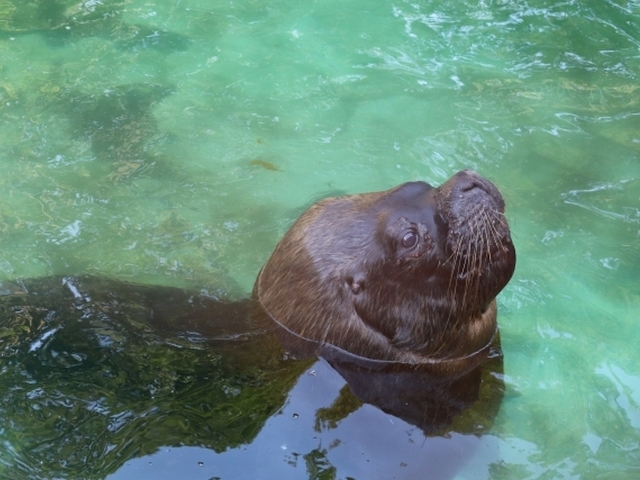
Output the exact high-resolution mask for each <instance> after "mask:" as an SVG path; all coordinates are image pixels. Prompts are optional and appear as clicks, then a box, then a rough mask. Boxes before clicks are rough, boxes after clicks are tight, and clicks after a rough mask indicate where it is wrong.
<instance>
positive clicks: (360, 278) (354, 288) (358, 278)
mask: <svg viewBox="0 0 640 480" xmlns="http://www.w3.org/2000/svg"><path fill="white" fill-rule="evenodd" d="M345 283H346V284H347V287H348V288H349V290H351V293H352V294H354V295H358V294H359V293H360V292H362V290H364V288H365V276H364V274H362V273H360V272H357V273H354V274H352V275H347V276H346V277H345Z"/></svg>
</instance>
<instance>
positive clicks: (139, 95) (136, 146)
mask: <svg viewBox="0 0 640 480" xmlns="http://www.w3.org/2000/svg"><path fill="white" fill-rule="evenodd" d="M173 91H174V90H173V88H172V87H168V86H165V85H158V84H152V83H141V84H130V85H118V86H116V87H113V88H110V89H106V90H104V91H103V92H100V93H95V94H89V95H83V94H77V93H76V92H74V91H69V92H65V94H64V95H62V98H63V100H64V104H63V105H61V107H62V108H64V112H65V114H66V115H68V116H69V118H70V121H71V125H72V129H73V135H74V136H75V137H76V139H78V141H80V142H88V143H90V145H91V149H92V151H93V153H94V154H95V156H96V158H98V159H100V160H104V161H109V162H111V163H113V166H114V170H113V171H112V172H111V173H110V174H109V178H110V179H112V180H113V181H116V182H117V181H120V180H124V179H126V178H129V177H131V176H134V175H137V174H139V173H141V172H143V171H145V170H146V169H147V168H149V167H150V166H152V164H153V163H154V162H155V160H156V158H155V157H154V155H153V154H151V153H149V150H150V147H151V146H152V145H153V144H154V143H156V142H158V141H160V140H161V138H162V133H160V132H159V131H158V127H157V123H156V120H155V118H154V116H153V113H152V109H153V107H154V106H155V105H156V104H157V103H158V102H159V101H161V100H162V99H163V98H165V97H166V96H167V95H170V94H171V93H173Z"/></svg>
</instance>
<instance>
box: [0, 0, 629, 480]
mask: <svg viewBox="0 0 640 480" xmlns="http://www.w3.org/2000/svg"><path fill="white" fill-rule="evenodd" d="M639 19H640V2H637V1H622V0H609V1H571V0H569V1H559V2H553V1H535V0H531V1H519V0H504V1H473V2H471V1H456V2H441V1H403V0H397V1H393V2H387V1H371V0H353V1H345V0H341V1H328V0H317V1H306V2H299V1H294V0H280V1H278V0H276V1H271V2H261V1H257V0H237V1H224V2H223V1H212V0H156V1H148V0H119V1H118V0H86V1H77V0H46V1H45V0H33V1H26V0H25V1H22V0H0V122H1V123H0V125H1V126H0V168H1V171H2V175H0V191H1V192H2V201H1V202H0V277H1V278H0V280H16V279H22V278H34V277H44V276H50V275H69V274H80V273H87V274H92V275H99V276H106V277H112V278H117V279H125V280H131V281H136V282H140V283H146V284H153V285H167V286H179V287H188V288H196V289H201V288H209V289H211V288H218V289H224V290H225V291H226V292H229V293H230V294H231V295H232V296H236V297H238V298H239V297H244V296H247V295H248V294H249V293H250V291H251V288H252V285H253V281H254V279H255V276H256V274H257V272H258V271H259V269H260V267H261V266H262V264H263V263H264V262H265V261H266V259H267V258H268V256H269V254H270V253H271V251H272V249H273V247H274V246H275V243H276V242H277V240H278V238H279V237H280V236H281V235H282V234H283V233H284V232H285V231H286V229H287V228H288V226H289V225H290V224H291V222H292V221H293V220H294V219H295V218H296V217H297V215H299V214H300V212H301V211H302V210H303V209H304V207H305V206H306V205H308V204H309V203H310V202H312V201H313V200H314V199H317V198H319V197H321V196H325V195H327V194H339V193H357V192H365V191H373V190H383V189H387V188H390V187H392V186H394V185H396V184H399V183H401V182H405V181H409V180H424V181H427V182H429V183H432V184H434V185H437V184H440V183H442V182H443V181H445V180H446V179H447V178H448V177H450V176H451V175H452V174H453V173H455V172H456V171H458V170H461V169H465V168H471V169H474V170H477V171H478V172H480V173H481V174H483V175H484V176H486V177H488V178H490V179H491V180H492V181H494V182H495V183H496V185H498V187H499V188H500V190H501V191H502V193H503V195H504V197H505V199H506V202H507V217H508V219H509V221H510V224H511V227H512V235H513V239H514V243H515V245H516V249H517V252H518V265H517V269H516V272H515V275H514V277H513V279H512V281H511V283H510V284H509V285H508V286H507V288H506V289H505V290H504V291H503V292H502V293H501V295H500V296H499V309H500V314H499V322H500V325H501V332H502V346H503V350H504V354H505V382H506V385H507V392H506V395H505V399H504V401H503V404H502V408H501V410H500V413H499V415H498V418H497V420H496V424H495V425H494V427H493V431H492V434H491V435H490V436H487V437H483V441H482V442H481V444H480V445H477V446H476V450H475V452H474V454H473V455H472V456H471V458H470V459H469V462H468V463H467V464H466V465H464V466H462V467H461V469H460V470H459V471H458V472H457V473H456V475H457V476H458V477H459V478H465V479H471V478H501V479H502V478H504V479H508V478H517V479H538V478H540V479H551V478H566V479H569V478H571V479H573V478H585V479H592V478H593V479H596V478H597V479H603V478H607V479H608V478H611V479H613V478H615V479H632V478H633V479H635V478H640V357H639V354H638V351H639V345H640V321H639V318H640V287H639V286H640V20H639ZM315 368H316V370H317V371H318V373H321V372H322V369H323V368H328V367H326V366H324V367H323V366H322V365H320V366H316V367H315ZM327 375H330V373H327ZM336 381H337V380H336ZM2 382H3V380H2V376H1V375H0V385H2V388H3V389H10V388H11V385H6V382H5V384H2ZM305 382H307V383H308V382H309V377H308V376H305V377H303V379H302V380H301V381H300V382H299V383H298V384H297V385H296V387H295V388H296V389H297V390H294V392H299V393H298V394H297V396H294V397H292V400H291V402H290V403H289V406H288V407H287V408H289V410H287V411H295V412H297V415H298V414H299V415H300V418H302V417H303V413H302V412H303V411H304V409H305V408H310V407H308V406H306V407H305V402H304V401H303V400H304V399H305V398H307V397H310V400H309V402H311V403H313V402H318V404H319V405H323V402H325V399H322V398H319V397H318V396H317V392H316V393H313V392H311V391H310V390H308V388H311V387H307V386H305V385H306V384H307V383H305ZM305 389H307V390H305ZM325 403H331V399H330V398H329V399H326V402H325ZM362 415H363V416H364V417H365V418H363V419H361V420H360V422H361V423H360V424H358V423H357V422H358V421H359V420H358V419H357V418H355V419H354V418H352V417H349V418H348V419H347V420H348V421H349V422H356V425H360V426H362V425H365V424H367V423H366V422H368V421H369V420H368V418H369V417H366V415H370V416H375V415H377V414H376V413H372V412H368V413H366V414H362ZM286 418H287V419H286V420H285V416H280V417H273V418H272V419H271V420H270V423H268V424H267V426H266V427H265V431H264V432H263V436H262V437H258V440H256V441H255V442H254V443H252V444H250V445H247V446H246V447H245V448H244V450H243V449H241V448H240V449H236V450H233V451H230V452H227V453H226V454H225V455H226V456H224V455H222V454H221V453H220V452H217V453H216V452H213V451H207V452H205V451H200V450H195V451H194V450H182V451H178V450H179V449H177V447H176V446H175V445H173V446H167V449H166V451H165V453H166V452H169V453H167V455H168V456H167V457H165V458H168V459H169V460H162V461H166V462H167V465H175V464H176V462H177V464H181V465H182V468H184V471H185V472H186V471H189V472H191V473H189V475H191V476H190V478H203V479H206V478H215V477H216V475H217V476H218V477H220V478H224V479H227V478H240V477H234V476H233V474H232V473H225V472H233V471H234V470H233V466H234V465H239V464H241V465H244V467H245V468H246V469H248V471H249V473H246V475H247V477H246V478H257V477H251V476H250V475H251V467H255V470H253V471H254V472H255V471H258V470H259V468H260V467H261V465H262V464H263V463H264V462H265V460H264V458H262V457H261V456H262V455H267V456H268V455H273V456H275V457H277V458H278V459H280V457H281V456H283V455H285V454H284V453H283V452H285V451H286V452H288V453H287V455H288V454H289V452H290V450H287V448H288V447H286V445H287V444H290V443H292V442H293V440H291V439H290V438H289V440H287V438H288V437H287V433H290V435H291V436H295V435H297V433H295V432H297V430H296V428H298V426H297V425H296V424H295V422H293V421H292V420H290V419H289V417H286ZM372 421H373V420H372ZM385 421H386V420H385ZM347 428H348V427H347V426H345V427H344V429H347ZM389 428H392V427H389ZM393 428H394V429H396V430H398V432H400V433H398V435H402V431H403V429H404V428H408V427H406V426H405V427H401V426H397V425H396V426H394V427H393ZM344 431H346V430H343V432H344ZM265 432H266V433H265ZM269 432H271V433H269ZM343 434H344V435H345V436H346V438H348V441H344V439H343V445H348V447H339V446H337V445H339V444H340V441H339V439H338V444H335V445H334V446H333V447H331V448H330V445H324V448H325V449H328V450H327V451H326V452H328V453H326V462H328V464H331V465H332V466H333V467H335V468H334V469H333V470H331V469H327V470H325V473H326V472H329V473H328V474H325V476H322V475H321V474H315V475H316V476H313V475H314V474H313V473H309V472H310V470H309V468H306V469H305V466H304V462H302V461H301V462H300V464H299V465H297V466H296V465H295V462H291V461H290V462H289V463H288V464H287V468H288V470H286V473H279V474H282V475H290V477H289V478H340V479H343V478H358V479H359V480H363V479H367V478H375V476H371V475H375V472H376V471H377V472H379V470H376V469H375V468H374V464H375V463H376V462H381V461H384V463H385V464H386V465H393V468H396V467H397V469H398V470H397V472H395V471H394V472H392V473H389V474H388V476H385V477H384V478H422V477H421V476H420V475H421V473H420V472H424V470H421V465H420V461H421V460H420V459H421V458H422V456H423V455H427V454H426V453H424V452H422V451H421V450H420V448H418V447H419V446H420V442H421V440H420V439H419V438H417V437H418V433H416V432H413V433H409V434H407V435H409V436H411V435H413V436H414V437H415V438H413V439H411V442H409V443H411V445H413V446H412V447H411V446H404V445H402V446H401V445H393V446H390V445H387V444H385V441H384V440H385V439H384V438H380V439H379V440H378V441H377V442H376V441H373V440H372V437H371V435H369V436H367V432H366V431H364V430H362V431H360V432H359V433H358V434H357V435H355V434H348V433H343ZM269 435H271V437H269ZM348 435H353V436H351V437H349V436H348ZM359 436H361V437H362V438H363V439H364V440H362V441H363V442H365V443H366V444H367V446H368V447H370V450H369V451H368V453H367V460H366V462H368V464H369V466H368V467H367V468H369V469H372V470H367V468H365V467H363V466H362V465H360V464H359V463H360V462H363V461H364V460H362V458H363V457H361V456H360V455H361V454H362V452H359V451H358V450H357V448H356V446H357V445H358V441H359V440H358V438H360V437H359ZM1 437H4V438H1ZM261 439H262V440H261ZM27 440H28V439H26V440H25V439H22V438H20V437H18V438H16V437H15V436H12V435H11V428H10V426H7V425H4V426H3V425H0V445H1V446H0V456H2V457H4V459H1V458H0V465H5V466H11V465H12V463H11V461H10V460H8V459H7V458H9V457H10V456H11V455H13V454H14V453H15V452H19V451H20V449H21V442H23V441H25V442H26V441H27ZM260 442H262V443H260ZM309 442H310V443H309V444H311V443H313V442H315V444H316V446H317V443H318V442H320V443H321V442H322V439H321V440H313V441H312V440H309ZM367 442H368V443H367ZM407 445H408V444H407ZM261 446H262V447H261ZM170 447H171V448H170ZM192 448H193V447H192ZM311 448H313V446H310V447H309V449H311ZM172 449H173V450H172ZM350 449H353V450H350ZM171 452H173V454H175V456H174V457H172V456H171ZM194 452H195V453H194ZM243 452H244V453H243ZM264 452H271V453H264ZM332 452H333V453H332ZM160 453H162V452H160ZM302 453H307V452H306V451H305V452H302ZM138 456H139V455H132V456H131V460H132V462H134V463H127V464H126V465H125V467H127V466H128V468H130V469H132V470H131V471H133V472H138V470H135V468H143V467H147V466H150V465H152V464H153V463H154V462H155V464H156V465H157V464H159V462H160V461H161V460H160V459H159V458H157V457H155V458H153V459H151V458H149V457H148V456H145V457H142V456H140V458H138V460H134V458H135V457H138ZM248 458H251V460H250V461H248V460H247V459H248ZM283 458H284V459H283V460H278V461H279V462H280V463H282V464H283V465H284V464H285V463H286V461H287V460H286V459H287V458H288V459H289V460H290V459H291V457H286V456H284V457H283ZM381 459H382V460H381ZM135 461H138V462H139V465H138V464H135ZM198 462H200V463H201V464H198ZM215 462H218V463H217V464H216V468H217V470H215V469H213V470H207V469H206V467H207V466H211V465H212V464H214V463H215ZM136 465H137V466H136ZM125 467H123V470H121V471H120V474H121V475H125V474H124V473H123V472H124V469H125ZM389 468H391V467H389ZM188 469H193V470H192V471H191V470H188ZM107 470H108V469H107ZM205 470H206V471H205ZM141 471H142V472H144V470H141ZM167 471H170V469H169V467H167ZM371 472H374V473H371ZM1 475H2V473H1V471H0V476H1ZM114 475H115V476H114V478H126V477H124V476H122V477H117V473H116V474H114ZM131 475H133V474H131ZM149 475H152V476H151V477H149V478H162V476H161V472H159V471H156V472H155V473H149ZM198 475H199V476H198ZM296 475H297V476H296ZM331 475H333V476H331ZM33 478H37V473H34V477H33ZM132 478H133V477H132ZM137 478H143V477H137ZM173 478H176V477H173ZM242 478H245V477H242ZM265 478H269V477H268V476H267V477H265ZM272 478H285V477H272ZM381 478H382V477H381Z"/></svg>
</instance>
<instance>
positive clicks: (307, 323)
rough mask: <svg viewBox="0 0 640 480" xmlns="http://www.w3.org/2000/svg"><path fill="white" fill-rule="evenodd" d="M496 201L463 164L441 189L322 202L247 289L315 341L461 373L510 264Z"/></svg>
mask: <svg viewBox="0 0 640 480" xmlns="http://www.w3.org/2000/svg"><path fill="white" fill-rule="evenodd" d="M504 209H505V203H504V200H503V198H502V196H501V195H500V193H499V191H498V189H497V188H496V187H495V186H494V185H493V184H492V183H491V182H490V181H488V180H487V179H485V178H483V177H481V176H480V175H479V174H477V173H475V172H472V171H468V170H465V171H461V172H458V173H457V174H455V175H454V176H453V177H451V178H450V179H449V180H448V181H447V182H445V183H444V184H443V185H441V186H440V187H438V188H434V187H432V186H431V185H429V184H427V183H424V182H410V183H405V184H402V185H400V186H398V187H395V188H393V189H391V190H387V191H383V192H374V193H365V194H360V195H352V196H345V197H335V198H327V199H324V200H321V201H320V202H318V203H316V204H315V205H313V206H312V207H311V208H310V209H309V210H307V211H306V212H305V213H304V214H303V215H302V216H301V217H300V218H299V219H298V220H297V221H296V222H295V223H294V224H293V226H292V227H291V229H290V230H289V231H288V232H287V233H286V234H285V236H284V237H283V238H282V239H281V241H280V242H279V243H278V245H277V246H276V248H275V250H274V252H273V254H272V255H271V257H270V258H269V260H268V261H267V263H266V264H265V265H264V267H263V269H262V271H261V272H260V275H259V276H258V279H257V281H256V286H255V289H254V292H255V293H256V294H257V297H258V299H259V301H260V303H261V305H262V307H263V308H264V310H265V311H266V312H267V313H268V315H269V316H270V317H271V318H272V319H273V320H274V321H275V322H276V323H278V324H279V325H281V326H282V327H284V328H285V329H286V330H288V331H290V332H292V333H293V334H295V335H298V336H300V337H302V338H305V339H308V340H311V341H313V342H317V343H318V344H320V345H328V346H332V347H335V348H337V349H340V350H344V351H346V352H348V353H349V354H352V355H354V356H357V357H364V358H367V359H372V360H380V361H385V362H399V363H406V364H415V365H419V364H440V365H442V366H444V367H445V370H446V371H447V372H449V373H453V372H455V371H456V370H459V369H462V370H465V371H466V370H468V369H469V368H472V367H474V366H475V365H477V364H478V363H479V362H481V361H482V360H483V358H485V357H486V355H487V354H488V351H489V347H490V345H491V344H492V342H493V341H494V339H495V337H496V334H497V323H496V301H495V297H496V295H497V294H498V293H499V292H500V291H501V290H502V289H503V288H504V286H505V285H506V284H507V282H508V281H509V279H510V278H511V276H512V274H513V271H514V269H515V261H516V255H515V249H514V246H513V243H512V241H511V237H510V233H509V227H508V225H507V222H506V220H505V216H504Z"/></svg>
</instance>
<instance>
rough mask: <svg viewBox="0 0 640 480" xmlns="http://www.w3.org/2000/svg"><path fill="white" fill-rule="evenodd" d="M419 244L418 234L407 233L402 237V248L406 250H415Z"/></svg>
mask: <svg viewBox="0 0 640 480" xmlns="http://www.w3.org/2000/svg"><path fill="white" fill-rule="evenodd" d="M417 243H418V234H417V233H416V232H407V233H405V234H404V237H402V246H403V247H404V248H413V247H415V246H416V244H417Z"/></svg>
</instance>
